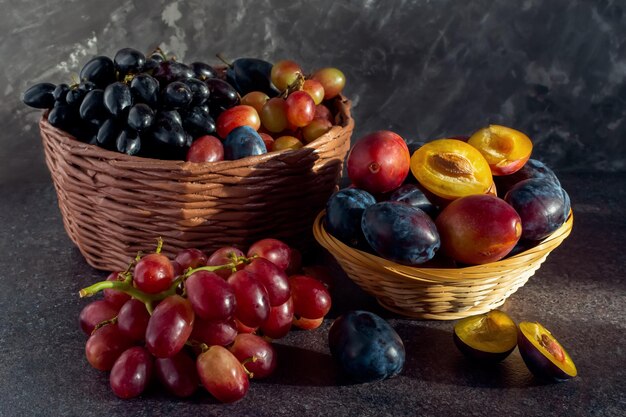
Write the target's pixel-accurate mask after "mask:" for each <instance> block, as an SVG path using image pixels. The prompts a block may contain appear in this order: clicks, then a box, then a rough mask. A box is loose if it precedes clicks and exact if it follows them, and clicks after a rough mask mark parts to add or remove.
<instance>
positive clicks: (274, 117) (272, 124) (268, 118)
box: [261, 97, 287, 133]
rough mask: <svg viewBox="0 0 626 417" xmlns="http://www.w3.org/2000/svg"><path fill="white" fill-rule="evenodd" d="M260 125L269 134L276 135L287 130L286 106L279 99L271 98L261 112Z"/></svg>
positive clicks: (282, 100) (283, 101)
mask: <svg viewBox="0 0 626 417" xmlns="http://www.w3.org/2000/svg"><path fill="white" fill-rule="evenodd" d="M261 123H262V124H263V127H264V128H265V129H267V130H268V131H270V132H274V133H278V132H282V131H283V130H285V129H286V128H287V106H286V104H285V100H284V99H282V98H280V97H274V98H271V99H270V100H269V101H268V102H267V103H265V106H263V110H261Z"/></svg>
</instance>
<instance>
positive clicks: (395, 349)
mask: <svg viewBox="0 0 626 417" xmlns="http://www.w3.org/2000/svg"><path fill="white" fill-rule="evenodd" d="M328 345H329V347H330V352H331V354H332V355H333V357H334V358H335V360H336V361H337V362H338V363H339V365H340V366H341V368H342V370H343V371H344V372H345V374H346V375H348V376H349V377H350V378H352V379H354V380H356V381H359V382H371V381H379V380H381V379H385V378H390V377H392V376H394V375H397V374H399V373H400V372H401V371H402V368H403V367H404V360H405V351H404V344H403V343H402V339H401V338H400V336H399V335H398V333H396V331H395V330H394V329H393V328H392V327H391V326H390V325H389V323H387V322H386V321H385V320H383V319H382V318H380V317H378V316H377V315H376V314H373V313H370V312H368V311H360V310H357V311H350V312H347V313H345V314H344V315H342V316H339V317H338V318H337V319H336V320H335V321H334V322H333V324H332V326H331V327H330V330H329V332H328Z"/></svg>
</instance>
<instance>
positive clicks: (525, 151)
mask: <svg viewBox="0 0 626 417" xmlns="http://www.w3.org/2000/svg"><path fill="white" fill-rule="evenodd" d="M467 143H469V144H470V145H472V146H473V147H475V148H476V149H478V150H479V151H480V153H481V154H482V155H483V156H484V157H485V159H486V160H487V162H488V163H489V167H490V168H491V173H492V174H493V175H508V174H512V173H514V172H515V171H518V170H519V169H520V168H522V167H523V166H524V164H525V163H526V161H528V158H530V154H531V152H532V150H533V143H532V142H531V140H530V138H529V137H528V136H526V135H525V134H523V133H522V132H520V131H518V130H515V129H511V128H510V127H506V126H500V125H489V126H487V127H484V128H482V129H480V130H478V131H477V132H476V133H474V134H473V135H472V136H471V137H470V138H469V140H468V141H467Z"/></svg>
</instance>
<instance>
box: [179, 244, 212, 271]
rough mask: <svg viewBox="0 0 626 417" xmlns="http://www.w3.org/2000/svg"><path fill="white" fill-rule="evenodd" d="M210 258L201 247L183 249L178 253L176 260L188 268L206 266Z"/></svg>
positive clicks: (184, 267)
mask: <svg viewBox="0 0 626 417" xmlns="http://www.w3.org/2000/svg"><path fill="white" fill-rule="evenodd" d="M207 260H208V258H207V256H206V255H205V254H204V252H202V251H201V250H200V249H195V248H190V249H183V250H181V251H180V252H178V253H177V254H176V257H175V258H174V261H176V262H178V263H179V265H180V266H181V267H182V268H183V270H186V269H187V268H194V269H195V268H199V267H201V266H205V265H206V262H207Z"/></svg>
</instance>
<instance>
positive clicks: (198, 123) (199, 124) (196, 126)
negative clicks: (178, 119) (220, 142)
mask: <svg viewBox="0 0 626 417" xmlns="http://www.w3.org/2000/svg"><path fill="white" fill-rule="evenodd" d="M183 126H184V128H185V130H186V131H188V132H189V133H191V134H192V135H194V136H195V137H199V136H203V135H210V134H211V133H214V132H215V120H213V118H212V117H211V115H210V114H209V113H208V112H207V111H206V110H205V109H203V108H201V107H192V108H191V109H190V110H189V111H187V112H185V114H184V117H183Z"/></svg>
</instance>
